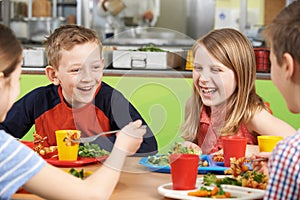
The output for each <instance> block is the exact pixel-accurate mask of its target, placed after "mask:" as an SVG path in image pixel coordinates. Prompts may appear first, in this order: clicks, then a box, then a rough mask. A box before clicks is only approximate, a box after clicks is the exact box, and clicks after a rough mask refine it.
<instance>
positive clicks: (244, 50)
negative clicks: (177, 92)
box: [182, 28, 265, 141]
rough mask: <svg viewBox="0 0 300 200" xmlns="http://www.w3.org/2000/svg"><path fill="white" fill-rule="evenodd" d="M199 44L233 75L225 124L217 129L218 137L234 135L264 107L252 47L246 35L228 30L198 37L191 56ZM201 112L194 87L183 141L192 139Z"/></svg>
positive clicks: (184, 125) (194, 135)
mask: <svg viewBox="0 0 300 200" xmlns="http://www.w3.org/2000/svg"><path fill="white" fill-rule="evenodd" d="M199 44H201V45H203V46H204V47H205V48H206V49H207V51H208V52H209V53H210V54H211V55H212V56H213V57H214V58H216V59H217V60H218V61H220V62H221V63H222V64H224V65H225V66H227V67H228V68H229V69H231V70H233V72H234V75H235V79H236V82H237V87H236V90H235V91H234V93H233V94H232V96H231V97H230V98H229V99H228V101H227V105H226V113H225V119H224V120H225V122H224V123H223V124H224V126H223V127H222V128H221V130H220V131H221V135H233V134H235V133H236V132H237V131H238V129H239V126H240V124H241V123H242V122H244V123H246V122H248V121H249V120H250V119H251V118H252V117H253V115H254V113H255V112H256V111H257V110H258V109H262V108H265V105H264V103H263V100H262V99H261V98H260V97H259V96H258V95H257V94H256V90H255V79H256V62H255V55H254V50H253V47H252V45H251V43H250V41H249V40H248V38H247V37H246V36H244V35H243V34H242V33H240V32H239V31H237V30H234V29H229V28H224V29H218V30H213V31H211V32H210V33H208V34H207V35H205V36H203V37H202V38H200V39H199V40H198V41H197V42H196V43H195V45H194V47H193V52H194V55H195V52H196V51H197V49H198V47H199ZM202 109H203V102H202V99H201V98H200V95H199V94H198V92H197V89H196V88H195V86H194V85H193V93H192V96H191V98H190V99H189V107H187V110H186V114H185V122H184V123H183V125H182V131H183V137H184V138H185V139H186V140H190V141H193V140H194V139H195V137H196V134H197V130H198V126H199V117H200V113H201V110H202Z"/></svg>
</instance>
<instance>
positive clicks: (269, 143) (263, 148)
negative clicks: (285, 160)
mask: <svg viewBox="0 0 300 200" xmlns="http://www.w3.org/2000/svg"><path fill="white" fill-rule="evenodd" d="M282 139H283V137H281V136H271V135H261V136H257V140H258V147H259V151H260V152H272V151H273V149H274V147H275V146H276V145H277V143H278V142H279V141H280V140H282Z"/></svg>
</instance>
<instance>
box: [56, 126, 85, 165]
mask: <svg viewBox="0 0 300 200" xmlns="http://www.w3.org/2000/svg"><path fill="white" fill-rule="evenodd" d="M77 133H79V134H80V133H81V132H80V131H79V130H57V131H55V135H56V143H57V151H58V160H64V161H75V160H77V158H78V149H79V144H78V143H70V142H66V138H67V134H77Z"/></svg>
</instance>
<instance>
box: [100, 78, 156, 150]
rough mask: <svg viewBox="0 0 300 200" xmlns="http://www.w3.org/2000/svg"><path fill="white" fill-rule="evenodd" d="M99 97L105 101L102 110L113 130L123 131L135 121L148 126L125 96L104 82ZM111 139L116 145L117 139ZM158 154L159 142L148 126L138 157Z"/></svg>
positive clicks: (102, 101)
mask: <svg viewBox="0 0 300 200" xmlns="http://www.w3.org/2000/svg"><path fill="white" fill-rule="evenodd" d="M98 97H100V98H104V99H105V100H103V99H102V100H101V101H100V102H101V103H100V104H101V105H100V109H101V110H103V111H104V113H105V114H106V116H107V117H108V118H109V119H110V125H111V129H112V130H117V129H121V128H123V127H124V126H126V125H127V124H128V123H129V122H132V121H135V120H137V119H140V120H142V122H143V125H147V123H146V122H145V120H144V119H143V117H142V116H141V115H140V113H139V112H138V111H137V109H136V108H135V107H134V106H133V105H132V104H131V103H130V102H129V101H128V100H127V99H126V98H125V97H124V95H123V94H122V93H120V92H119V91H117V90H115V89H113V88H111V87H110V86H108V85H107V84H105V83H104V82H102V87H101V91H100V94H99V96H98ZM103 103H104V104H103ZM98 106H99V105H98ZM110 139H111V141H112V142H113V143H114V140H115V138H110ZM156 153H157V141H156V138H155V136H154V134H153V132H152V131H151V129H150V127H149V126H148V128H147V132H146V134H145V135H144V138H143V142H142V144H141V146H140V148H139V150H138V151H137V153H136V155H137V156H146V155H153V154H156Z"/></svg>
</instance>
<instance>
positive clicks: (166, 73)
mask: <svg viewBox="0 0 300 200" xmlns="http://www.w3.org/2000/svg"><path fill="white" fill-rule="evenodd" d="M22 74H37V75H42V74H45V69H44V68H25V67H23V68H22ZM103 74H104V76H126V77H154V78H192V71H179V70H178V71H177V70H171V69H170V70H136V69H132V70H128V69H124V70H121V69H104V72H103ZM256 78H257V79H260V80H270V79H271V77H270V73H257V74H256Z"/></svg>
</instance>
